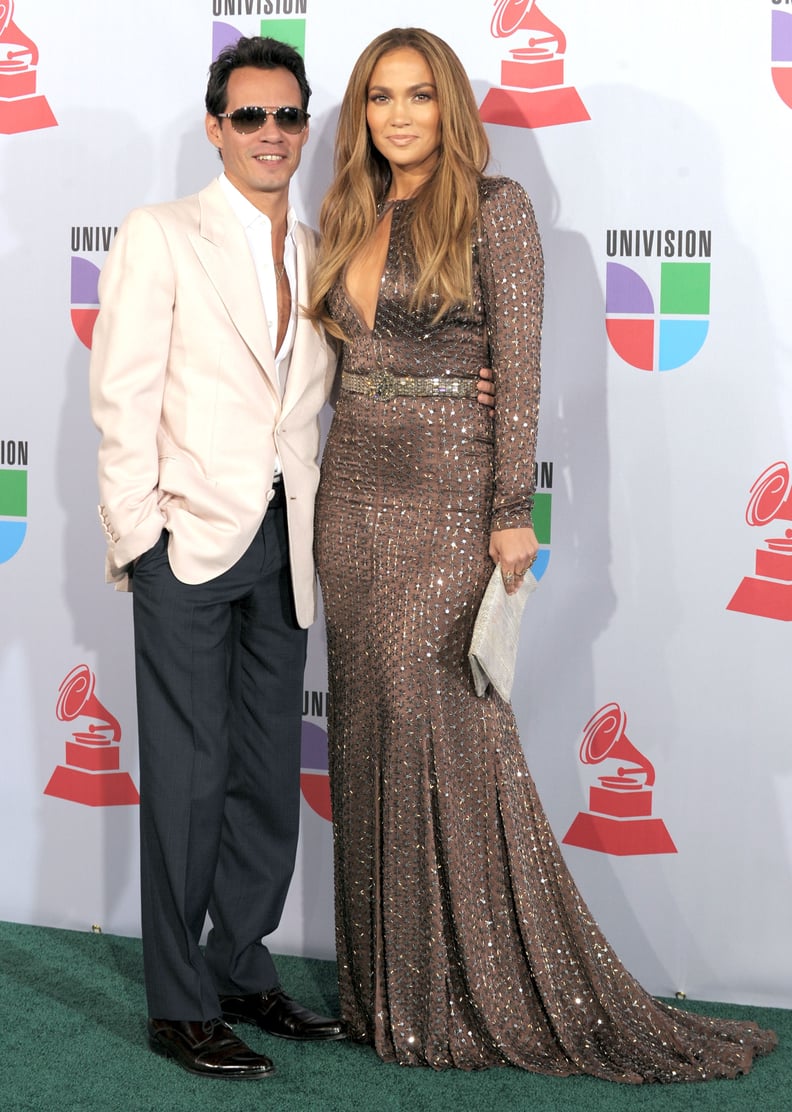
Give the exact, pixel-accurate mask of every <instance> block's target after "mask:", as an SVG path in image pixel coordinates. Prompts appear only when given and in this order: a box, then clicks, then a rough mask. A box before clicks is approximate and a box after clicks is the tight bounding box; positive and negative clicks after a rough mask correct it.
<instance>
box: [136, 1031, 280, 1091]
mask: <svg viewBox="0 0 792 1112" xmlns="http://www.w3.org/2000/svg"><path fill="white" fill-rule="evenodd" d="M147 1029H148V1037H149V1046H150V1047H151V1049H152V1050H153V1051H155V1052H156V1053H157V1054H163V1055H164V1056H165V1057H166V1058H174V1059H175V1060H176V1061H177V1062H178V1063H179V1065H180V1066H183V1067H184V1069H186V1070H188V1071H189V1072H190V1073H199V1074H201V1075H202V1076H203V1077H231V1078H234V1077H236V1078H254V1077H268V1076H269V1075H270V1074H272V1073H274V1072H275V1067H274V1066H273V1064H272V1062H271V1061H270V1060H269V1058H266V1057H265V1056H264V1055H263V1054H256V1052H255V1051H254V1050H251V1049H250V1047H249V1046H247V1045H246V1044H245V1043H243V1042H242V1040H241V1039H240V1038H237V1036H236V1035H235V1034H234V1032H233V1031H232V1030H231V1028H230V1027H229V1026H228V1024H227V1023H224V1022H223V1021H222V1019H208V1020H206V1021H202V1020H200V1019H197V1020H188V1019H150V1020H149V1021H148V1024H147Z"/></svg>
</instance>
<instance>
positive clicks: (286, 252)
mask: <svg viewBox="0 0 792 1112" xmlns="http://www.w3.org/2000/svg"><path fill="white" fill-rule="evenodd" d="M219 180H220V185H221V187H222V189H223V192H224V194H225V196H226V198H227V199H228V203H229V204H230V206H231V209H232V210H233V213H234V215H235V216H236V218H237V219H238V220H239V222H240V224H241V225H242V227H243V228H244V230H245V235H246V237H247V241H248V245H249V246H250V253H251V255H252V256H253V263H254V265H255V267H256V274H257V276H258V281H259V289H260V290H261V300H262V302H263V304H264V312H265V314H266V317H267V327H268V329H269V337H270V343H271V344H272V350H273V352H274V355H275V373H276V375H277V380H278V388H279V390H280V393H281V397H283V391H284V388H285V386H286V378H287V376H288V373H289V363H290V362H291V353H292V347H293V345H294V332H295V329H296V327H297V300H298V294H297V245H296V243H295V240H294V228H295V225H296V224H297V214H296V213H295V211H294V209H293V208H290V209H289V211H288V213H287V214H286V240H285V243H284V246H283V265H284V267H285V268H286V274H287V276H288V279H289V285H290V286H291V293H292V296H291V311H290V313H289V323H288V325H287V327H286V334H285V336H284V337H283V343H282V344H281V346H280V349H277V350H276V344H277V342H278V275H277V272H276V269H275V260H274V258H273V255H272V222H271V221H270V219H269V217H268V216H265V215H264V213H263V212H260V211H259V210H258V209H257V208H256V206H255V205H254V204H252V203H251V202H250V201H249V200H248V199H247V197H245V196H243V194H242V193H240V192H239V190H238V189H237V188H236V186H235V185H232V184H231V182H230V181H229V180H228V178H227V177H226V176H225V174H224V173H223V174H221V175H220V179H219ZM280 470H281V467H280V460H279V459H277V457H276V460H275V474H276V475H279V474H280Z"/></svg>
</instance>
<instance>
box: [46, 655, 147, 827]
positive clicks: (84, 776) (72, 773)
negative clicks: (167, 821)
mask: <svg viewBox="0 0 792 1112" xmlns="http://www.w3.org/2000/svg"><path fill="white" fill-rule="evenodd" d="M95 684H96V678H95V676H94V674H93V672H92V671H91V670H90V668H89V667H88V665H87V664H78V665H77V667H76V668H73V669H72V670H71V672H69V674H68V676H66V678H65V679H64V681H63V683H62V684H61V685H60V688H59V689H58V702H57V706H56V708H55V713H56V715H57V716H58V719H59V720H60V721H61V722H74V723H75V724H76V725H77V727H78V728H77V729H76V730H74V731H73V733H72V735H71V737H69V738H67V739H66V760H65V763H64V764H62V765H58V767H57V768H56V769H55V771H54V772H53V774H52V776H51V777H50V780H49V783H48V784H47V786H46V788H45V789H44V794H45V795H53V796H56V797H57V798H58V799H68V800H69V801H70V802H72V803H84V804H86V805H87V806H88V807H117V806H119V805H120V804H124V803H139V802H140V796H139V795H138V792H137V788H136V787H135V785H134V783H133V782H132V777H131V776H130V775H129V773H128V772H122V771H121V750H120V747H119V742H120V741H121V726H120V725H119V722H118V719H117V718H115V717H114V715H112V714H111V713H110V711H109V710H108V709H107V708H106V707H105V706H103V705H102V703H100V702H99V700H98V699H97V698H96V695H95V694H94V687H95ZM86 720H87V721H86Z"/></svg>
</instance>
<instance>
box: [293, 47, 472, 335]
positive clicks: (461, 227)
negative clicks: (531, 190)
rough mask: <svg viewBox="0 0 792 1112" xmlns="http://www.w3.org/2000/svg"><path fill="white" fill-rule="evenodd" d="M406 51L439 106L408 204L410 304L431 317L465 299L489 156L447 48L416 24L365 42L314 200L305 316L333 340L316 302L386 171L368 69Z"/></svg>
mask: <svg viewBox="0 0 792 1112" xmlns="http://www.w3.org/2000/svg"><path fill="white" fill-rule="evenodd" d="M402 47H411V48H412V49H413V50H417V51H418V53H419V54H421V55H423V57H424V58H425V59H426V62H427V64H428V66H429V68H430V69H431V71H432V75H433V78H434V83H435V86H436V88H437V100H438V106H439V109H440V126H441V138H440V150H439V152H438V161H437V164H436V166H435V168H434V170H433V171H432V175H431V177H430V178H429V180H428V181H427V182H426V183H425V185H424V186H423V187H422V188H421V190H420V192H419V193H418V195H417V196H416V198H415V200H414V202H413V211H412V219H411V229H410V230H411V235H412V244H413V249H414V255H415V260H416V269H417V273H418V280H417V285H416V287H415V291H414V294H413V306H414V307H427V306H428V305H429V304H430V303H431V305H432V308H434V309H436V312H435V319H436V320H438V319H439V318H440V317H441V316H442V315H443V314H444V313H446V312H448V310H449V309H451V308H452V307H453V306H454V305H458V304H460V303H461V304H469V303H470V299H471V296H472V268H471V234H472V230H473V226H474V224H475V222H476V218H477V216H478V208H479V194H478V186H479V181H480V179H481V176H482V174H483V173H484V170H485V168H486V166H487V163H488V162H489V158H490V148H489V141H488V139H487V135H486V132H485V131H484V127H483V125H482V123H481V120H480V118H479V114H478V108H477V106H476V101H475V98H474V96H473V90H472V88H471V87H470V81H469V80H468V77H467V74H466V73H465V70H464V68H463V66H462V63H461V62H460V61H459V58H457V56H456V54H455V53H454V52H453V50H452V49H451V47H450V46H449V45H448V44H447V43H445V42H444V41H443V40H442V39H440V38H438V37H437V36H436V35H432V34H430V33H429V32H428V31H424V30H422V29H421V28H418V27H405V28H402V27H395V28H393V30H391V31H386V32H384V34H382V35H379V36H378V37H377V38H376V39H374V41H373V42H372V43H371V44H370V45H369V46H367V47H366V49H365V50H364V51H363V53H362V54H361V56H360V57H359V58H358V60H357V62H356V63H355V67H354V69H353V70H352V75H351V77H350V78H349V84H348V85H347V89H346V92H345V94H344V99H343V102H342V104H341V114H340V116H339V120H338V129H337V131H336V143H335V159H334V170H335V178H334V181H333V183H332V185H331V186H330V189H329V190H328V192H327V195H326V196H325V199H324V201H323V202H322V207H321V211H320V216H319V228H320V232H321V236H322V242H321V248H320V253H319V261H318V264H317V267H316V270H315V272H314V277H313V282H312V285H311V296H310V302H309V315H310V316H311V317H312V318H313V319H314V320H317V321H320V322H321V323H322V324H324V325H325V327H326V328H327V330H328V331H329V332H330V333H331V334H332V335H334V336H337V337H339V338H341V339H343V338H344V335H343V332H342V331H341V329H340V328H339V327H338V325H336V324H335V323H334V322H333V321H332V320H331V319H330V317H329V315H328V313H327V307H326V304H325V298H326V297H327V294H328V291H329V290H330V289H331V287H332V286H333V285H334V284H335V283H336V282H337V281H338V279H339V277H340V276H341V275H342V274H343V272H344V269H345V267H346V265H347V263H348V262H349V260H350V259H351V258H352V256H353V255H354V254H355V252H356V251H358V249H359V248H360V247H361V245H362V244H363V243H365V242H366V240H367V239H368V238H369V237H370V236H371V235H372V234H373V232H374V229H375V227H376V223H377V204H378V203H379V202H380V201H382V200H383V199H384V198H385V194H386V192H387V189H388V186H389V185H390V180H391V174H390V167H389V166H388V162H387V160H386V159H385V158H383V156H382V155H381V154H380V153H379V151H378V150H377V149H376V147H375V146H374V144H373V143H372V141H371V136H370V135H369V130H368V125H367V123H366V106H367V102H368V87H369V82H370V80H371V74H372V71H373V70H374V67H375V66H376V64H377V62H378V61H379V60H380V58H381V57H382V56H383V55H384V54H387V53H389V52H390V51H392V50H398V49H400V48H402Z"/></svg>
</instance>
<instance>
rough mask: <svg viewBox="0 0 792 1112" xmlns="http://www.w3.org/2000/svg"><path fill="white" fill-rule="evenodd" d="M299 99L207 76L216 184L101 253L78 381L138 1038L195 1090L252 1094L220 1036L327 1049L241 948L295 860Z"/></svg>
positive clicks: (330, 1026) (280, 68)
mask: <svg viewBox="0 0 792 1112" xmlns="http://www.w3.org/2000/svg"><path fill="white" fill-rule="evenodd" d="M309 96H310V88H309V85H308V82H307V80H306V76H305V69H304V66H303V61H302V58H301V57H300V55H299V54H298V53H297V52H296V51H294V50H293V49H292V48H291V47H288V46H285V45H284V44H282V43H278V42H276V41H274V40H272V39H263V38H259V37H254V38H248V39H245V38H243V39H240V40H239V42H238V43H237V44H236V45H235V46H233V47H229V48H227V49H226V50H224V51H223V52H222V53H221V55H220V56H219V57H218V59H217V60H216V62H214V63H213V65H212V67H211V69H210V76H209V83H208V87H207V92H206V108H207V116H206V133H207V136H208V138H209V140H210V142H211V143H213V144H214V146H215V147H217V149H218V151H219V152H220V155H221V157H222V160H223V171H224V172H223V174H222V175H221V177H220V178H219V179H218V180H216V181H214V182H212V184H211V185H209V186H208V187H207V188H206V189H204V190H203V191H202V192H200V193H198V194H197V195H196V196H193V197H188V198H186V199H184V200H180V201H176V202H174V203H172V204H162V205H153V206H150V207H146V208H143V209H139V210H136V211H135V212H133V213H132V214H131V215H130V216H129V217H128V218H127V220H126V221H125V222H124V224H123V226H122V227H121V228H120V229H119V232H118V236H117V237H116V240H115V242H114V244H113V247H112V250H111V251H110V254H109V256H108V260H107V264H106V266H105V268H104V270H103V273H102V277H101V281H100V305H101V310H100V313H99V319H98V321H97V325H96V330H95V333H94V343H93V355H92V360H91V402H92V411H93V416H94V420H95V422H96V424H97V426H98V428H99V430H100V433H101V445H100V449H99V484H100V496H101V506H100V516H101V519H102V523H103V526H104V530H105V534H106V537H107V541H108V579H109V580H112V581H115V582H116V585H117V587H118V588H121V589H126V588H127V587H128V586H129V584H130V582H131V585H132V587H133V614H134V629H135V666H136V682H137V701H138V725H139V737H140V787H141V809H140V821H141V887H142V928H143V930H142V933H143V955H144V968H145V980H146V992H147V998H148V1008H149V1016H150V1018H149V1021H148V1035H149V1041H150V1044H151V1046H152V1048H153V1049H154V1050H156V1051H157V1052H159V1053H162V1054H165V1055H168V1056H170V1057H173V1058H175V1059H176V1060H177V1061H178V1062H179V1063H180V1064H181V1065H182V1066H184V1067H185V1068H186V1069H187V1070H190V1071H191V1072H193V1073H199V1074H204V1075H209V1076H221V1077H237V1078H243V1077H263V1076H266V1075H268V1074H271V1073H272V1071H273V1064H272V1062H271V1061H270V1060H269V1058H267V1057H265V1056H264V1055H262V1054H257V1053H254V1051H253V1050H251V1049H250V1048H249V1047H247V1046H246V1044H245V1043H244V1042H242V1040H241V1039H239V1038H237V1036H236V1035H235V1034H234V1032H233V1031H232V1030H231V1027H230V1026H229V1025H228V1023H229V1022H230V1023H235V1022H240V1021H241V1022H247V1023H252V1024H255V1025H256V1026H258V1027H259V1028H261V1029H262V1030H263V1031H266V1032H269V1033H270V1034H273V1035H280V1036H282V1037H284V1038H295V1039H323V1040H324V1039H340V1038H343V1037H344V1031H343V1028H342V1025H341V1024H340V1022H338V1021H337V1020H335V1019H330V1018H326V1017H323V1016H317V1015H315V1014H313V1013H311V1012H309V1011H308V1010H306V1009H304V1008H302V1007H301V1006H300V1005H299V1004H297V1003H296V1002H295V1001H294V1000H292V999H291V998H290V997H288V996H287V995H286V994H285V993H284V992H283V990H282V989H281V988H280V984H279V981H278V976H277V973H276V971H275V968H274V965H273V962H272V958H271V956H270V954H269V951H268V950H267V948H266V947H265V946H264V944H263V942H262V937H263V936H265V935H267V934H269V933H270V932H271V931H273V930H274V929H275V928H276V927H277V925H278V922H279V919H280V915H281V911H282V908H283V903H284V900H285V897H286V892H287V889H288V885H289V880H290V878H291V874H292V870H293V865H294V856H295V850H296V844H297V832H298V816H299V771H300V722H301V718H300V716H301V707H302V683H303V666H304V662H305V649H306V627H307V626H308V625H310V623H311V621H312V620H313V617H314V606H315V586H314V568H313V562H312V537H313V505H314V494H315V490H316V485H317V481H318V466H317V460H318V452H319V431H318V423H317V416H318V413H319V411H320V409H321V408H322V406H323V404H324V402H325V399H326V397H327V393H328V389H329V385H330V380H331V376H332V370H333V359H332V357H331V355H330V352H329V350H328V347H327V345H326V343H325V340H324V337H323V336H322V334H321V333H320V332H319V331H318V330H317V329H316V328H315V327H314V326H313V325H312V324H311V323H310V322H309V321H307V320H305V319H304V317H303V316H302V315H301V314H300V313H299V311H298V300H301V299H303V300H304V298H305V296H306V282H307V276H308V273H309V271H310V267H311V264H312V261H313V257H314V252H315V240H314V236H313V233H311V232H310V231H309V230H308V229H307V228H305V227H303V226H302V225H301V224H299V223H298V222H297V220H296V217H295V215H294V212H293V210H292V209H291V208H290V207H289V182H290V180H291V178H292V176H293V174H294V172H295V171H296V170H297V167H298V166H299V164H300V156H301V153H302V148H303V146H304V145H305V142H306V140H307V138H308V114H307V112H306V109H307V106H308V99H309ZM207 910H208V911H209V914H210V916H211V920H212V924H213V926H212V930H211V932H210V934H209V937H208V941H207V945H206V952H205V954H204V953H203V952H202V951H201V949H200V948H199V938H200V935H201V931H202V929H203V925H204V921H205V917H206V912H207ZM226 1021H228V1022H226Z"/></svg>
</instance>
